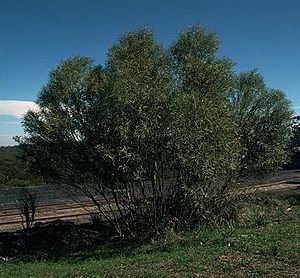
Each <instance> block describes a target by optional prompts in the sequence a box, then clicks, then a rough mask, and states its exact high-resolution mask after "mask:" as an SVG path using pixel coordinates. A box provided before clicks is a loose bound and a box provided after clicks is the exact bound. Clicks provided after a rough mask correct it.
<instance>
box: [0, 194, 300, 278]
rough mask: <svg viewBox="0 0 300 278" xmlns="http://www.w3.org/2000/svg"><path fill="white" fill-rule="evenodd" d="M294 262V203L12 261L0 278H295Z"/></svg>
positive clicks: (297, 217) (299, 217) (299, 247)
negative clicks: (53, 256)
mask: <svg viewBox="0 0 300 278" xmlns="http://www.w3.org/2000/svg"><path fill="white" fill-rule="evenodd" d="M295 196H299V195H295ZM290 197H293V196H290ZM297 198H298V197H296V199H297ZM287 208H291V210H289V209H287ZM299 256H300V205H299V203H296V202H294V203H293V205H292V204H285V205H278V204H276V205H254V204H253V205H251V206H250V209H249V208H247V209H245V211H243V213H242V217H241V221H240V222H239V223H236V224H234V225H231V226H220V227H216V226H207V227H203V228H201V229H200V228H199V229H198V230H194V231H192V232H185V233H182V234H178V233H175V232H174V231H172V230H171V231H169V232H168V233H167V235H166V236H165V237H164V238H163V239H161V240H160V241H153V242H150V243H145V244H143V245H137V246H122V245H121V246H120V245H116V244H106V245H103V246H102V247H99V248H97V249H96V250H93V251H91V252H90V253H89V252H86V251H85V252H82V253H76V254H73V255H70V257H69V258H64V259H57V260H38V261H24V260H22V258H15V259H11V260H8V261H3V262H0V277H1V278H6V277H7V278H8V277H9V278H11V277H18V278H23V277H32V278H33V277H36V278H40V277H43V278H47V277H51V278H54V277H60V278H61V277H78V278H79V277H82V278H83V277H300V260H299Z"/></svg>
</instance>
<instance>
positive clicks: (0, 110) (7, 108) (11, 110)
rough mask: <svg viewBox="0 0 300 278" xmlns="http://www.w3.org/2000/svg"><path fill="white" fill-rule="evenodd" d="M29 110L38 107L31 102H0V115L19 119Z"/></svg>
mask: <svg viewBox="0 0 300 278" xmlns="http://www.w3.org/2000/svg"><path fill="white" fill-rule="evenodd" d="M29 109H32V110H37V109H38V105H37V104H36V103H35V102H33V101H22V100H0V115H10V116H14V117H16V118H21V117H22V116H23V115H24V114H25V113H26V112H27V111H28V110H29Z"/></svg>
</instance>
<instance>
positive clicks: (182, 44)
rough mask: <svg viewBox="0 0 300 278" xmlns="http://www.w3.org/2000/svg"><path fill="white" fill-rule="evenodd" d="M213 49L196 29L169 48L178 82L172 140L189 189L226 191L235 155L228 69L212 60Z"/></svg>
mask: <svg viewBox="0 0 300 278" xmlns="http://www.w3.org/2000/svg"><path fill="white" fill-rule="evenodd" d="M217 48H218V42H217V40H216V37H215V35H214V34H213V33H206V32H205V31H204V30H203V29H202V28H200V27H197V26H196V27H191V28H188V29H187V30H185V31H183V32H182V33H180V34H179V36H178V39H177V40H176V41H174V42H173V44H172V46H171V55H172V58H173V68H174V71H175V76H176V82H177V84H176V85H177V87H176V91H175V98H174V102H173V106H172V114H173V122H172V128H173V129H172V139H173V145H174V148H175V153H176V155H177V161H178V163H179V168H180V175H181V176H182V178H183V179H187V180H186V182H188V183H189V186H192V185H196V186H199V185H200V186H202V187H206V186H210V185H211V183H213V182H216V181H217V180H218V181H219V182H220V181H223V185H224V186H226V182H227V179H230V177H231V175H232V173H233V172H234V170H235V164H236V163H235V161H236V159H237V155H238V152H239V142H238V133H237V126H236V125H235V123H234V120H233V114H232V111H231V108H230V106H229V105H228V104H229V103H228V92H229V89H230V87H231V84H232V80H233V73H232V63H231V62H230V61H229V60H228V59H219V58H216V55H215V52H216V50H217ZM220 115H222V117H220ZM224 181H225V183H224Z"/></svg>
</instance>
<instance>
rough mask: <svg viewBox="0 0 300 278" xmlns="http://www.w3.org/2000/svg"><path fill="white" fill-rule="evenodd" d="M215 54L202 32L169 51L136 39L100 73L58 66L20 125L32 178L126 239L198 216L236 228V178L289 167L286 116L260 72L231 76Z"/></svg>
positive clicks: (124, 40)
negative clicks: (57, 187) (79, 195)
mask: <svg viewBox="0 0 300 278" xmlns="http://www.w3.org/2000/svg"><path fill="white" fill-rule="evenodd" d="M218 47H219V43H218V41H217V39H216V36H215V34H214V33H208V32H206V31H205V30H203V29H202V28H201V27H199V26H194V27H190V28H188V29H186V30H184V31H183V32H181V33H180V34H179V35H178V37H177V39H175V40H174V42H173V43H172V45H171V46H170V48H169V49H167V50H166V49H164V48H163V47H162V46H160V45H159V44H158V43H157V42H156V41H155V39H154V36H153V34H152V32H150V31H149V30H147V29H141V30H138V31H134V32H128V33H126V34H124V35H123V36H122V37H121V38H120V40H119V41H118V42H117V43H116V44H115V45H113V46H112V47H111V49H110V51H109V54H108V60H107V63H106V66H105V67H104V68H102V67H99V66H95V65H94V63H93V61H92V60H91V59H89V58H85V57H73V58H70V59H67V60H65V61H63V62H62V63H61V64H60V65H59V66H58V67H57V68H56V69H54V70H53V71H51V73H50V75H49V81H48V82H47V84H46V85H45V86H44V87H43V88H42V90H41V93H40V95H39V97H38V100H37V103H38V105H39V106H40V110H39V111H30V112H28V113H27V115H26V116H25V117H24V119H23V125H24V128H25V130H26V131H27V134H28V136H27V137H24V138H22V139H20V142H21V146H22V148H23V149H24V150H25V151H26V152H27V153H28V154H29V155H30V161H31V165H32V166H33V169H35V170H36V171H37V172H39V173H43V174H44V175H46V176H47V177H48V178H50V179H51V180H55V181H59V182H62V183H67V184H70V185H72V186H75V187H77V188H78V189H80V190H81V191H82V192H84V193H85V194H86V195H87V196H88V197H89V198H91V200H92V201H93V202H94V204H95V205H96V206H97V207H98V209H99V212H100V214H101V215H102V217H103V218H104V219H107V220H108V221H109V222H110V223H112V225H113V226H114V228H115V229H116V230H117V231H118V233H119V234H120V235H122V236H123V235H126V236H130V237H136V236H138V235H140V234H141V233H142V232H145V231H147V232H149V234H151V233H152V234H153V233H154V234H160V232H161V229H164V228H165V226H166V225H168V224H169V223H174V222H178V221H179V222H182V223H187V226H189V225H191V224H194V223H197V222H199V221H202V220H203V217H202V215H201V214H203V213H204V211H205V213H204V214H205V215H206V216H205V217H206V218H210V219H212V221H215V219H218V217H219V216H220V217H221V218H226V219H225V220H230V219H229V218H234V217H235V215H236V213H235V209H234V206H233V204H234V203H235V200H236V199H234V197H232V198H231V195H230V194H229V195H228V194H227V193H228V192H230V191H229V189H230V187H231V185H232V184H233V183H234V181H235V177H236V176H237V175H238V171H239V170H240V168H241V169H242V171H243V172H245V170H247V171H248V172H250V171H251V172H255V171H257V170H260V171H265V170H272V169H274V168H275V167H276V166H278V165H280V164H281V163H282V162H284V161H285V159H286V145H287V144H288V140H289V136H290V134H289V129H290V107H289V103H288V101H287V100H286V98H285V96H284V94H283V93H282V92H280V91H277V90H271V89H266V88H265V85H264V83H263V81H262V79H261V78H260V76H259V75H258V74H256V73H253V72H252V73H250V74H241V75H240V76H239V77H237V78H236V77H235V75H234V73H233V63H232V62H231V61H230V60H229V59H228V58H219V57H218V56H217V54H216V51H217V49H218ZM200 193H201V194H200ZM96 195H98V196H101V197H102V198H103V199H104V200H105V201H106V203H105V205H102V203H101V202H100V201H99V200H98V199H97V198H96ZM207 196H208V198H206V197H207ZM225 196H226V198H225ZM229 196H230V198H231V199H230V198H229ZM222 197H224V200H222ZM227 197H228V198H227ZM111 200H112V202H111ZM230 200H231V201H230ZM232 200H234V201H232ZM200 204H201V206H200ZM222 206H224V210H222V209H221V207H222ZM226 206H227V208H228V209H227V208H225V207H226ZM201 207H202V208H203V209H199V208H201ZM227 218H228V219H227Z"/></svg>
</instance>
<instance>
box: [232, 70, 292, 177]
mask: <svg viewBox="0 0 300 278" xmlns="http://www.w3.org/2000/svg"><path fill="white" fill-rule="evenodd" d="M231 99H232V105H233V107H234V111H235V116H236V121H237V122H238V125H239V129H240V137H241V144H242V149H243V150H242V153H241V158H240V167H241V175H244V176H245V175H246V176H247V175H252V174H260V175H263V174H265V173H268V172H271V171H274V170H276V169H278V168H279V167H281V166H282V165H283V164H284V163H286V162H287V160H288V158H289V148H288V147H289V143H290V138H291V131H292V129H291V125H292V110H291V106H290V102H289V101H288V100H287V99H286V97H285V95H284V93H283V92H281V91H279V90H275V89H269V88H267V87H266V85H265V83H264V80H263V78H262V76H261V75H260V74H259V73H258V72H257V71H255V70H254V71H250V72H245V73H241V74H240V75H239V76H237V80H236V85H235V87H234V90H233V92H232V95H231Z"/></svg>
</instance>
